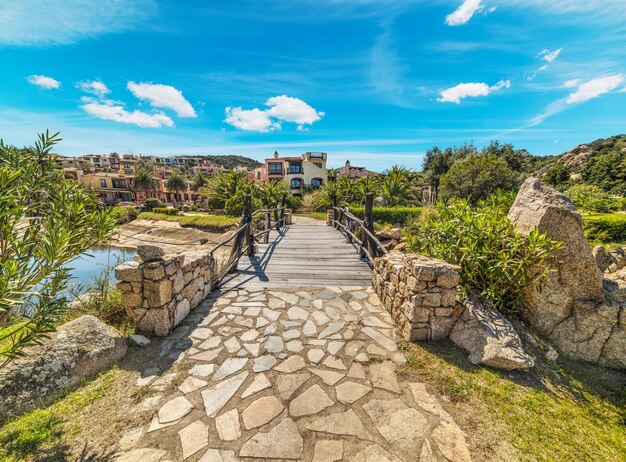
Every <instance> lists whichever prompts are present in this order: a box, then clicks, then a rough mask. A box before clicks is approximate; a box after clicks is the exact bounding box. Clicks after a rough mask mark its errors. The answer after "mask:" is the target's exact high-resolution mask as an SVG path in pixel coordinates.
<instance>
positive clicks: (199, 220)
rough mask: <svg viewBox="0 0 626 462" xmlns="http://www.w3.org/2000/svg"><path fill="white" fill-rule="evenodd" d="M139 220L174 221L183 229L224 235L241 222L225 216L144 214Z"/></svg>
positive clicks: (141, 214) (140, 215)
mask: <svg viewBox="0 0 626 462" xmlns="http://www.w3.org/2000/svg"><path fill="white" fill-rule="evenodd" d="M137 218H140V219H143V220H153V221H159V220H161V221H174V222H177V223H179V224H180V226H182V227H183V228H198V229H203V230H205V231H210V232H213V233H223V232H225V231H228V230H230V229H232V228H234V227H235V226H236V225H237V223H238V222H239V219H238V218H234V217H228V216H225V215H189V216H180V215H179V216H172V215H166V214H164V213H152V212H143V213H140V214H139V216H138V217H137Z"/></svg>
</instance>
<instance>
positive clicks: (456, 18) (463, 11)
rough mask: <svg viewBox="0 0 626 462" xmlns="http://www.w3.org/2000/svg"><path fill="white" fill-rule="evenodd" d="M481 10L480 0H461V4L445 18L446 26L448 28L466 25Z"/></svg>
mask: <svg viewBox="0 0 626 462" xmlns="http://www.w3.org/2000/svg"><path fill="white" fill-rule="evenodd" d="M481 9H483V6H482V5H481V0H463V3H461V5H460V6H459V7H458V8H457V9H456V10H454V11H453V12H452V13H450V14H449V15H448V16H446V24H447V25H448V26H462V25H463V24H467V23H468V22H469V20H470V19H472V16H474V14H475V13H476V12H477V11H480V10H481Z"/></svg>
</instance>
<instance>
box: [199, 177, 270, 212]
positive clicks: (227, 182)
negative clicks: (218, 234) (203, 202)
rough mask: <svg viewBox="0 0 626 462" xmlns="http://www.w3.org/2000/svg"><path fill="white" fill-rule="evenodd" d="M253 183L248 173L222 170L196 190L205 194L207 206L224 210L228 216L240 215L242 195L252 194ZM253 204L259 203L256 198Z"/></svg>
mask: <svg viewBox="0 0 626 462" xmlns="http://www.w3.org/2000/svg"><path fill="white" fill-rule="evenodd" d="M254 188H255V185H254V183H252V181H250V179H249V178H248V175H247V174H245V173H240V172H223V173H220V174H219V175H215V176H214V177H212V178H211V180H210V181H209V183H208V185H207V186H205V187H204V188H200V190H199V191H198V192H199V193H200V194H202V195H203V196H206V198H207V201H208V204H209V207H210V208H215V209H221V210H224V213H226V214H227V215H230V216H237V215H241V212H242V210H243V196H244V195H245V194H253V190H254ZM253 202H256V203H255V204H254V203H253V205H255V206H258V205H260V201H259V200H258V199H257V200H256V201H255V200H254V195H253Z"/></svg>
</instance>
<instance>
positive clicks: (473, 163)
mask: <svg viewBox="0 0 626 462" xmlns="http://www.w3.org/2000/svg"><path fill="white" fill-rule="evenodd" d="M517 186H518V178H517V174H516V173H515V172H514V171H513V170H511V169H510V168H509V166H508V165H507V163H506V162H505V161H504V160H502V159H499V158H497V157H494V156H491V155H472V156H469V157H467V158H466V159H464V160H462V161H460V162H457V163H455V164H454V165H453V166H452V167H451V168H450V170H449V171H448V173H446V174H445V175H444V176H443V177H441V183H440V188H439V194H440V196H441V198H442V199H443V200H448V199H451V198H459V199H464V198H465V199H467V200H468V201H469V203H470V204H471V205H476V204H477V203H478V201H480V200H483V199H486V198H487V197H488V196H490V195H491V194H493V193H495V192H496V191H498V190H501V191H511V190H513V189H515V188H517Z"/></svg>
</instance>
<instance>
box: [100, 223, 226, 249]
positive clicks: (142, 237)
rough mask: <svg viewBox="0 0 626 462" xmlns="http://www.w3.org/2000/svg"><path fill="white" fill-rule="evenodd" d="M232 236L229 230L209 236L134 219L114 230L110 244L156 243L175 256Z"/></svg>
mask: <svg viewBox="0 0 626 462" xmlns="http://www.w3.org/2000/svg"><path fill="white" fill-rule="evenodd" d="M231 233H232V231H229V232H226V233H210V232H208V231H203V230H201V229H196V228H183V227H181V226H180V224H178V223H174V222H170V221H151V220H134V221H132V222H130V223H125V224H123V225H120V226H119V227H118V228H117V229H116V232H115V233H114V235H113V237H112V239H111V245H115V246H117V247H127V248H134V247H137V246H138V245H139V244H155V245H159V246H161V247H162V248H163V249H164V250H165V251H166V252H167V253H178V252H182V251H185V250H201V249H205V248H206V249H209V248H212V247H214V246H215V245H216V244H218V243H219V242H221V241H223V240H224V239H226V238H228V237H229V236H230V234H231Z"/></svg>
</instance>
